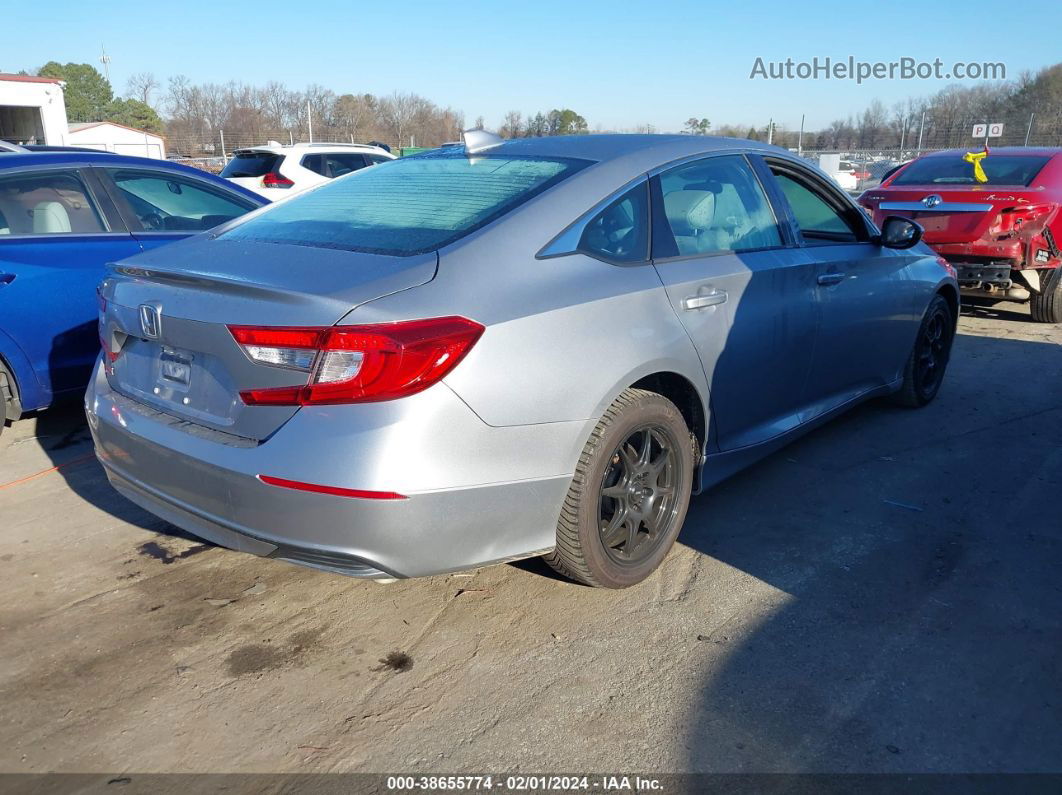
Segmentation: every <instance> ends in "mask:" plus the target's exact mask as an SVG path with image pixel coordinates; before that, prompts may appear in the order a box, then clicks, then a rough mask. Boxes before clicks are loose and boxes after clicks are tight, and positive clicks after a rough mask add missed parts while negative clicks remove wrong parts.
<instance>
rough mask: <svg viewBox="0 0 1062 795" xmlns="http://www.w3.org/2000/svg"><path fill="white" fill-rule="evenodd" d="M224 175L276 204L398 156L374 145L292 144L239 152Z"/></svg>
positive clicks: (228, 165)
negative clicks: (331, 180)
mask: <svg viewBox="0 0 1062 795" xmlns="http://www.w3.org/2000/svg"><path fill="white" fill-rule="evenodd" d="M232 154H233V157H232V159H231V160H230V161H229V162H228V163H227V164H226V165H225V168H224V169H222V171H221V176H223V177H225V178H226V179H228V180H231V181H232V182H235V183H236V184H237V185H239V186H241V187H244V188H247V189H248V190H252V191H254V192H255V193H258V194H261V195H262V196H265V197H266V198H267V199H272V200H273V201H276V200H277V199H282V198H284V197H285V196H291V195H292V194H295V193H299V192H301V191H304V190H306V189H307V188H313V187H315V186H317V185H320V184H321V183H322V182H327V181H328V180H330V179H335V178H336V177H341V176H343V175H344V174H349V173H350V172H351V171H357V170H358V169H359V168H365V167H366V166H373V165H376V164H377V163H382V162H384V161H385V160H394V159H395V156H394V155H392V154H391V153H390V152H388V151H387V150H386V149H384V148H383V147H380V146H374V145H372V144H328V143H320V144H291V145H289V146H285V145H283V144H279V143H277V142H276V141H270V142H269V143H267V144H266V145H265V146H254V147H251V148H249V149H237V150H236V151H235V152H233V153H232Z"/></svg>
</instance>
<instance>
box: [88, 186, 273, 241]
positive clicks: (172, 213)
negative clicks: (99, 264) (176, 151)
mask: <svg viewBox="0 0 1062 795" xmlns="http://www.w3.org/2000/svg"><path fill="white" fill-rule="evenodd" d="M97 170H98V171H99V172H101V174H100V175H101V179H102V180H105V182H106V184H107V186H108V187H109V190H110V193H111V195H112V196H113V197H114V200H115V204H116V205H117V206H118V208H119V209H120V210H121V212H122V214H123V217H124V218H125V219H126V221H127V223H128V226H129V229H130V230H131V231H132V234H133V236H134V237H135V238H136V239H137V240H139V241H140V243H141V244H142V245H143V247H144V249H145V250H148V249H152V248H155V247H157V246H161V245H165V244H166V243H171V242H173V241H174V240H182V239H184V238H186V237H189V236H191V235H195V234H198V233H199V232H204V231H206V230H208V229H213V228H214V227H215V226H218V225H220V224H223V223H225V222H226V221H231V220H232V219H233V218H238V217H239V216H241V215H243V214H244V213H247V212H249V211H250V210H253V209H256V208H257V207H258V206H259V205H257V204H256V203H255V202H254V201H252V200H251V199H249V198H247V197H246V196H243V195H241V194H238V193H236V192H234V191H230V190H227V189H225V188H224V187H222V186H220V185H216V184H214V183H213V182H210V181H209V180H205V179H199V178H197V177H195V176H193V175H189V174H183V173H180V172H177V171H168V170H164V169H156V168H151V167H150V166H121V167H110V168H102V169H97Z"/></svg>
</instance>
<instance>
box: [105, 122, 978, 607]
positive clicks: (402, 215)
mask: <svg viewBox="0 0 1062 795" xmlns="http://www.w3.org/2000/svg"><path fill="white" fill-rule="evenodd" d="M920 237H921V229H920V227H919V226H918V225H917V224H916V223H914V222H912V221H910V220H907V219H903V218H888V219H886V220H885V221H884V222H883V228H882V229H880V230H879V229H877V228H876V227H875V226H874V225H873V223H872V222H871V221H870V220H869V219H868V218H867V217H866V216H865V215H864V213H863V212H862V211H861V210H860V209H859V207H858V206H856V205H855V204H854V203H853V202H852V201H851V199H850V198H849V197H848V196H847V195H845V194H844V193H843V192H841V191H840V190H838V188H837V186H836V185H834V184H833V183H832V182H831V181H830V180H829V179H828V178H827V177H825V176H824V175H823V174H822V173H821V172H819V171H818V170H816V169H815V168H813V167H810V166H809V165H808V164H807V163H806V162H804V161H803V160H801V159H798V158H797V157H794V156H792V155H790V154H789V153H788V152H786V151H784V150H782V149H778V148H775V147H770V146H764V145H760V144H757V143H754V142H750V141H739V140H732V139H725V138H710V137H700V136H655V135H650V136H646V135H583V136H574V137H554V138H527V139H519V140H510V141H504V142H503V141H501V140H500V139H496V138H494V137H493V136H490V135H489V134H487V133H482V132H472V133H469V134H467V135H466V139H465V144H464V146H451V147H446V148H443V149H441V150H437V151H434V152H429V153H423V154H420V155H416V156H414V157H409V158H403V159H399V160H395V161H392V162H388V163H385V164H382V165H378V166H375V167H373V168H370V169H364V170H362V171H358V172H356V173H354V174H352V175H350V176H347V177H344V178H342V179H337V180H334V181H333V182H330V183H328V184H327V185H325V186H323V187H321V188H319V189H317V190H314V191H312V192H309V193H306V194H303V195H300V196H297V197H294V198H292V199H291V200H289V201H285V202H282V203H279V204H277V205H273V206H271V207H266V208H263V209H262V210H259V211H257V212H254V213H251V214H249V215H247V216H244V217H243V218H241V219H239V220H236V221H233V222H231V223H229V224H227V225H225V226H222V227H219V228H218V229H216V230H214V231H213V232H211V233H207V234H204V235H200V236H198V237H196V238H192V239H190V240H187V241H185V242H180V243H176V244H174V245H171V246H166V247H163V248H159V249H156V250H153V251H151V252H148V253H145V254H143V255H141V256H138V257H135V258H133V259H130V260H126V261H124V262H121V263H118V264H115V265H113V266H112V267H111V271H110V273H109V275H108V277H107V279H106V280H105V281H104V282H103V283H102V284H101V285H100V289H99V300H100V307H101V314H100V336H101V341H102V344H103V353H102V355H101V357H100V361H99V364H98V366H97V368H96V372H95V375H94V378H93V381H92V384H91V385H90V387H89V390H88V393H87V399H86V408H87V412H88V417H89V422H90V426H91V429H92V434H93V437H94V439H95V444H96V451H97V455H98V456H99V459H100V461H101V462H102V463H103V466H104V467H105V469H106V471H107V475H108V477H109V478H110V480H111V483H112V484H113V485H114V486H115V488H117V489H118V491H120V492H121V493H122V494H124V495H125V496H126V497H128V498H129V499H131V500H133V501H134V502H136V503H137V504H139V505H141V506H143V507H144V508H146V509H147V510H149V511H151V512H152V513H154V514H156V515H158V516H160V517H162V518H163V519H165V520H167V521H169V522H171V523H172V524H174V525H177V526H178V527H180V528H183V529H185V530H187V531H189V532H191V533H193V534H195V535H197V536H200V537H202V538H205V539H208V540H210V541H212V542H215V543H217V544H220V545H222V546H225V547H230V548H232V549H237V550H241V551H244V552H250V553H253V554H256V555H263V556H268V557H275V558H281V559H284V560H287V561H292V562H295V563H300V564H304V565H308V566H313V567H316V568H320V569H327V570H329V571H334V572H340V573H343V574H349V575H354V576H360V577H369V578H376V579H385V578H394V577H416V576H424V575H430V574H439V573H443V572H450V571H454V570H458V569H465V568H469V567H474V566H483V565H486V564H490V563H496V562H500V561H509V560H514V559H517V558H524V557H529V556H534V555H542V556H545V559H546V560H547V561H548V562H549V564H550V565H551V566H553V567H554V568H555V569H557V570H558V571H559V572H561V573H563V574H565V575H567V576H568V577H571V578H573V579H575V580H578V581H581V582H583V583H586V584H589V585H595V586H604V587H610V588H618V587H624V586H629V585H632V584H634V583H637V582H639V581H640V580H642V579H644V578H645V577H647V576H648V575H649V574H650V573H651V572H652V571H653V570H654V569H655V568H656V567H657V566H658V565H659V564H660V562H661V560H662V559H663V558H664V557H665V556H666V555H667V554H668V551H669V550H670V548H671V546H672V544H673V543H674V541H675V538H676V537H677V536H678V534H679V530H680V529H681V527H682V523H683V520H684V519H685V515H686V509H687V506H688V504H689V500H690V497H691V495H692V494H694V493H697V492H699V491H701V490H702V489H705V488H707V487H709V486H711V485H712V484H715V483H717V482H719V481H720V480H722V479H724V478H726V477H729V476H730V475H732V474H734V473H735V472H737V471H738V470H740V469H741V468H743V467H746V466H747V465H749V464H750V463H752V462H753V461H755V460H757V459H759V458H761V457H763V456H764V455H767V454H769V453H770V452H772V451H774V450H776V449H778V448H779V447H781V446H782V445H784V444H786V443H787V442H789V441H791V440H793V439H794V438H796V437H797V436H799V435H800V434H802V433H804V432H806V431H808V430H809V429H811V428H814V427H815V426H817V425H819V424H821V423H822V422H824V421H826V420H828V419H830V418H831V417H834V416H836V415H837V414H838V413H840V412H842V411H844V410H846V409H849V408H851V407H852V406H854V405H856V404H857V403H859V402H860V401H862V400H865V399H868V398H873V397H877V396H886V395H891V396H892V397H893V399H894V400H895V401H897V402H898V403H900V404H902V405H905V406H922V405H924V404H926V403H927V402H929V401H930V400H932V399H933V398H934V396H935V395H936V394H937V391H938V389H939V388H940V385H941V380H942V378H943V375H944V370H945V367H946V366H947V363H948V355H949V352H950V348H951V343H952V339H953V337H954V334H955V323H956V319H957V315H958V301H959V292H958V286H957V284H956V281H955V277H954V273H953V271H952V270H951V268H950V266H949V265H948V264H947V263H946V262H944V261H943V260H941V259H940V258H938V257H937V256H935V255H934V254H933V253H932V252H931V251H930V249H929V248H927V247H926V246H925V245H924V244H922V243H921V242H920Z"/></svg>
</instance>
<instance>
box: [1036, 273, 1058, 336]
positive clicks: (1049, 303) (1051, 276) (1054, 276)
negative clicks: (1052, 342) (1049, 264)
mask: <svg viewBox="0 0 1062 795" xmlns="http://www.w3.org/2000/svg"><path fill="white" fill-rule="evenodd" d="M1040 273H1041V277H1040V292H1038V293H1033V296H1032V299H1031V300H1030V302H1029V310H1030V312H1031V314H1032V319H1033V320H1035V321H1037V322H1039V323H1062V266H1059V267H1057V268H1055V269H1054V270H1049V271H1040Z"/></svg>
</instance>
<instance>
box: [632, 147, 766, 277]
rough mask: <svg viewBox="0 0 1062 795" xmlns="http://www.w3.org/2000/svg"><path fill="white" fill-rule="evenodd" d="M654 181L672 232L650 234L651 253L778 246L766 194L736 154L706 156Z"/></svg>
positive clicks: (686, 253)
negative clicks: (651, 239)
mask: <svg viewBox="0 0 1062 795" xmlns="http://www.w3.org/2000/svg"><path fill="white" fill-rule="evenodd" d="M659 185H660V199H661V201H662V204H663V207H662V209H663V213H662V214H663V216H664V217H665V218H666V219H667V231H669V232H670V233H671V234H670V236H668V235H666V234H664V235H657V236H654V238H653V256H654V257H657V258H663V257H673V256H680V257H686V256H691V255H694V254H716V253H719V252H722V251H750V250H752V249H760V248H774V247H776V246H780V245H782V237H781V234H780V233H779V231H778V224H777V223H776V221H775V218H774V214H773V213H772V212H771V208H770V205H769V204H768V203H767V197H766V196H765V195H764V193H763V189H762V188H761V187H760V183H759V181H758V180H757V179H756V177H755V175H754V174H753V173H752V169H751V167H750V166H749V164H748V161H747V160H745V158H744V157H742V156H740V155H724V156H722V157H709V158H705V159H704V160H697V161H695V162H693V163H688V164H686V165H683V166H679V167H677V168H673V169H672V170H671V171H667V172H665V173H663V174H661V175H660V177H659ZM658 238H662V239H658ZM672 241H673V242H672Z"/></svg>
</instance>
